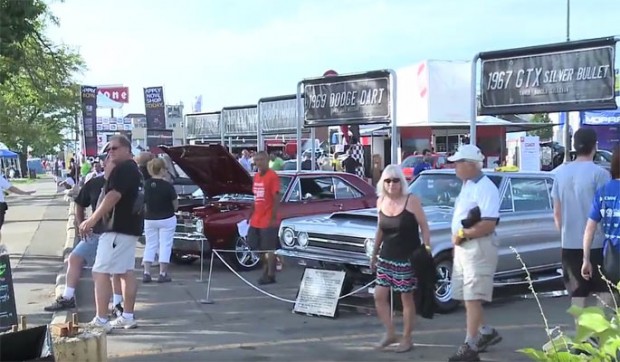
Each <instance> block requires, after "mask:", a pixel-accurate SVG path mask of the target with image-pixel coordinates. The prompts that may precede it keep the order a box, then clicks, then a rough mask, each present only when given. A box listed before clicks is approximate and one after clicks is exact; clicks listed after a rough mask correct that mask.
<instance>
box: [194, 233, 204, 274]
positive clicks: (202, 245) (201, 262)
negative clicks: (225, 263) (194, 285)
mask: <svg viewBox="0 0 620 362" xmlns="http://www.w3.org/2000/svg"><path fill="white" fill-rule="evenodd" d="M204 255H205V240H204V239H200V279H198V280H196V281H197V282H198V283H202V282H204V279H202V274H203V271H204V264H205V258H204Z"/></svg>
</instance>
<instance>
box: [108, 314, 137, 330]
mask: <svg viewBox="0 0 620 362" xmlns="http://www.w3.org/2000/svg"><path fill="white" fill-rule="evenodd" d="M110 324H111V325H112V328H114V329H133V328H137V327H138V323H137V322H136V320H135V319H134V318H131V319H129V318H127V317H125V316H123V315H121V316H120V317H118V318H116V319H115V320H113V321H112V323H110Z"/></svg>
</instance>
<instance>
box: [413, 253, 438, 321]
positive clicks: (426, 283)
mask: <svg viewBox="0 0 620 362" xmlns="http://www.w3.org/2000/svg"><path fill="white" fill-rule="evenodd" d="M411 264H412V265H413V273H414V275H415V276H416V278H417V282H418V283H417V288H416V291H415V293H414V299H415V307H416V311H417V313H418V315H420V316H421V317H422V318H426V319H432V318H433V316H434V314H435V284H436V283H437V271H436V270H435V262H434V261H433V256H432V255H431V254H430V253H429V252H428V251H426V248H424V247H419V248H417V249H416V250H415V251H414V252H413V255H412V257H411Z"/></svg>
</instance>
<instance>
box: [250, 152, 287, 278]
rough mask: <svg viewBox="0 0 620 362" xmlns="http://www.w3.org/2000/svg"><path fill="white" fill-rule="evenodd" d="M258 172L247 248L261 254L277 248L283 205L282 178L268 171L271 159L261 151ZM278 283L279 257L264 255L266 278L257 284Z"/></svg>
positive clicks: (257, 161) (254, 187) (271, 253)
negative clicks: (279, 221)
mask: <svg viewBox="0 0 620 362" xmlns="http://www.w3.org/2000/svg"><path fill="white" fill-rule="evenodd" d="M254 164H255V165H256V167H257V168H258V172H257V173H256V174H255V175H254V185H253V187H252V191H253V193H254V205H253V206H252V209H251V211H250V230H249V231H248V244H249V245H251V246H252V248H254V249H258V250H263V251H267V250H274V251H275V249H276V248H277V246H278V206H279V204H280V178H279V177H278V175H277V174H276V173H275V172H274V171H273V170H271V169H270V168H269V156H268V155H267V152H264V151H261V152H258V153H257V154H256V155H255V156H254ZM275 282H276V256H275V254H274V252H273V251H271V252H268V253H265V257H264V259H263V276H262V277H261V278H260V279H259V280H258V284H260V285H264V284H272V283H275Z"/></svg>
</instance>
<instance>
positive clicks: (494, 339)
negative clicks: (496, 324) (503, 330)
mask: <svg viewBox="0 0 620 362" xmlns="http://www.w3.org/2000/svg"><path fill="white" fill-rule="evenodd" d="M501 341H502V336H500V335H499V333H498V332H497V330H496V329H495V328H493V332H492V333H491V334H480V339H478V343H476V347H478V353H482V352H484V351H486V349H487V348H489V347H491V346H494V345H496V344H498V343H499V342H501Z"/></svg>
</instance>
